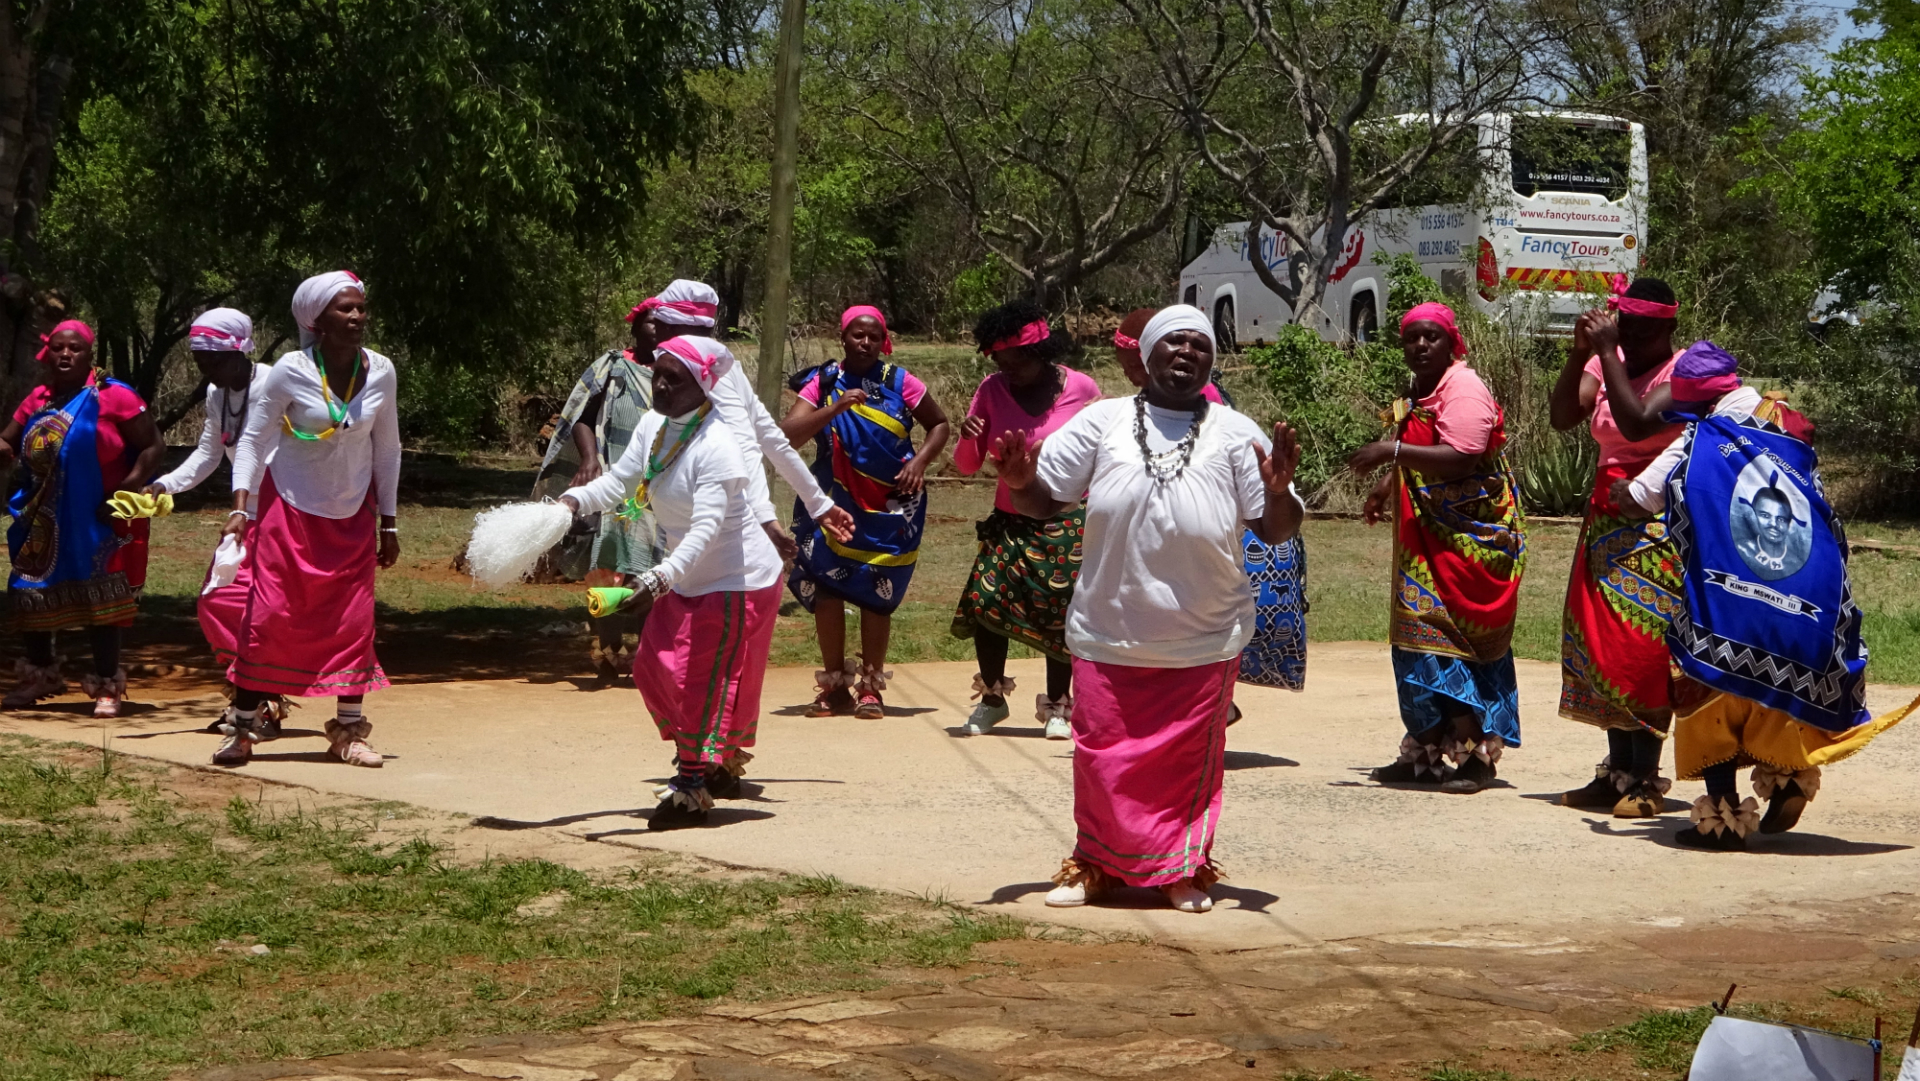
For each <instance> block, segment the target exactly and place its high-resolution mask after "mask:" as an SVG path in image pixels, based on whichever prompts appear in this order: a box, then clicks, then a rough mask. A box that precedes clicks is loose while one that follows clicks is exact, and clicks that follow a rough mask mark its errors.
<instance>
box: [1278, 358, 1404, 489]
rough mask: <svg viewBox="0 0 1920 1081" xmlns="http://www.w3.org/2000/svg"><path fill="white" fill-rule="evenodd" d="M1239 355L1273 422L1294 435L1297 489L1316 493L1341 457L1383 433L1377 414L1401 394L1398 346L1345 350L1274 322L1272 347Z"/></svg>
mask: <svg viewBox="0 0 1920 1081" xmlns="http://www.w3.org/2000/svg"><path fill="white" fill-rule="evenodd" d="M1246 358H1247V360H1248V362H1249V363H1251V364H1252V365H1253V367H1254V368H1255V369H1256V370H1257V371H1259V372H1260V374H1261V375H1262V376H1263V377H1264V380H1265V382H1266V384H1267V388H1268V389H1269V390H1270V391H1271V392H1272V393H1273V395H1274V397H1275V398H1276V399H1277V402H1278V406H1279V411H1280V419H1284V420H1286V421H1287V422H1288V423H1290V424H1292V425H1293V426H1294V428H1295V429H1297V430H1298V431H1299V433H1300V440H1301V452H1300V472H1299V478H1300V482H1299V483H1300V488H1301V490H1302V491H1305V492H1316V491H1318V490H1319V489H1320V488H1322V487H1323V486H1325V485H1326V484H1327V482H1328V481H1329V480H1332V479H1333V478H1334V477H1335V476H1336V475H1338V474H1339V472H1340V471H1341V470H1342V469H1344V468H1345V464H1346V456H1347V455H1348V454H1349V453H1351V452H1352V451H1353V450H1354V449H1355V448H1356V447H1359V446H1360V445H1361V444H1363V443H1368V442H1371V441H1372V440H1375V439H1378V438H1379V437H1380V433H1381V431H1382V430H1384V425H1383V422H1382V421H1381V419H1380V412H1381V410H1382V409H1384V408H1386V407H1387V406H1388V405H1390V404H1392V402H1393V400H1394V399H1395V398H1396V397H1398V396H1400V395H1401V394H1403V393H1405V391H1406V383H1407V369H1406V365H1405V363H1404V362H1403V361H1402V360H1401V356H1400V350H1399V349H1398V348H1397V347H1393V346H1386V345H1379V344H1374V343H1369V344H1366V345H1360V346H1356V347H1353V348H1351V349H1349V348H1346V347H1343V346H1339V345H1335V344H1333V343H1331V342H1327V341H1323V340H1322V339H1321V338H1320V336H1319V335H1318V334H1315V333H1314V332H1313V331H1311V330H1308V329H1307V328H1306V327H1303V326H1299V325H1298V324H1287V325H1285V326H1282V327H1280V328H1279V329H1278V330H1277V331H1276V332H1275V335H1274V340H1273V342H1272V343H1271V344H1269V345H1265V346H1256V347H1254V348H1252V349H1249V350H1248V351H1247V353H1246Z"/></svg>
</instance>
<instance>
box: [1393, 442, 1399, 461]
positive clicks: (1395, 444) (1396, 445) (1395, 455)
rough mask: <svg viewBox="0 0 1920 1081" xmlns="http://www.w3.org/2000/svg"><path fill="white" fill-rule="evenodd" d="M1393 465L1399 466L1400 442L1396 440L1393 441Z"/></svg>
mask: <svg viewBox="0 0 1920 1081" xmlns="http://www.w3.org/2000/svg"><path fill="white" fill-rule="evenodd" d="M1393 464H1394V465H1399V464H1400V440H1398V439H1396V440H1394V441H1393Z"/></svg>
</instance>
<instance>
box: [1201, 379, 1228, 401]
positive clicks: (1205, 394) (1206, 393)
mask: <svg viewBox="0 0 1920 1081" xmlns="http://www.w3.org/2000/svg"><path fill="white" fill-rule="evenodd" d="M1200 396H1201V397H1202V398H1205V399H1206V400H1208V401H1210V402H1212V403H1213V404H1215V405H1225V404H1227V400H1226V399H1225V398H1222V397H1221V396H1220V388H1219V387H1216V386H1214V385H1213V384H1212V383H1208V384H1207V385H1206V386H1204V387H1201V388H1200Z"/></svg>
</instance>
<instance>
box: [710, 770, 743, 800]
mask: <svg viewBox="0 0 1920 1081" xmlns="http://www.w3.org/2000/svg"><path fill="white" fill-rule="evenodd" d="M707 795H709V796H712V797H713V798H714V799H739V798H740V778H738V777H735V776H734V775H733V771H732V770H730V769H728V768H727V767H725V766H708V767H707Z"/></svg>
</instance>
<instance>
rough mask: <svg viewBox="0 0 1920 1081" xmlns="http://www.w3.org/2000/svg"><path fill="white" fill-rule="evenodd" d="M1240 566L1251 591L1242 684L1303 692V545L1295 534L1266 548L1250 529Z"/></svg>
mask: <svg viewBox="0 0 1920 1081" xmlns="http://www.w3.org/2000/svg"><path fill="white" fill-rule="evenodd" d="M1241 549H1242V550H1241V566H1242V567H1243V568H1244V569H1245V570H1246V572H1247V585H1248V587H1249V588H1250V589H1252V590H1253V637H1252V638H1251V639H1249V640H1248V642H1247V648H1245V649H1243V650H1241V651H1240V682H1242V683H1257V684H1259V685H1261V686H1263V687H1285V688H1286V689H1287V690H1290V691H1297V690H1301V689H1302V688H1304V687H1305V686H1306V685H1307V547H1306V544H1305V543H1304V542H1303V541H1302V540H1301V538H1300V537H1299V536H1298V535H1297V534H1296V535H1295V536H1292V537H1289V538H1287V539H1286V540H1283V541H1281V542H1280V543H1279V544H1268V543H1266V542H1265V541H1263V540H1261V539H1260V538H1259V537H1258V536H1256V535H1254V532H1253V530H1251V529H1249V530H1247V531H1246V533H1245V535H1244V536H1242V537H1241Z"/></svg>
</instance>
